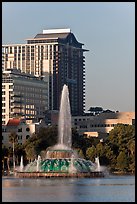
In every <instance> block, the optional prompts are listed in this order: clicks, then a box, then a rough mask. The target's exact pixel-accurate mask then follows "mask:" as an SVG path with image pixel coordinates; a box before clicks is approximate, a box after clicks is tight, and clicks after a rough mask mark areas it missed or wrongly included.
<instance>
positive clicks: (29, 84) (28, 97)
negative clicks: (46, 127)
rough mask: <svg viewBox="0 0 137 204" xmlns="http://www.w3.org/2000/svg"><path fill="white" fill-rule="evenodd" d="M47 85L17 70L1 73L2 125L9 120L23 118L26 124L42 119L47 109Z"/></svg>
mask: <svg viewBox="0 0 137 204" xmlns="http://www.w3.org/2000/svg"><path fill="white" fill-rule="evenodd" d="M47 101H48V89H47V83H46V82H45V81H43V80H41V79H40V78H38V77H35V76H33V75H31V74H25V73H21V72H20V71H19V70H17V69H9V70H8V69H7V70H6V71H3V73H2V124H3V125H5V124H7V122H8V120H9V119H10V118H15V117H16V118H24V119H25V120H26V121H28V122H32V121H39V120H40V119H42V118H44V117H45V116H44V115H45V110H47V108H48V102H47Z"/></svg>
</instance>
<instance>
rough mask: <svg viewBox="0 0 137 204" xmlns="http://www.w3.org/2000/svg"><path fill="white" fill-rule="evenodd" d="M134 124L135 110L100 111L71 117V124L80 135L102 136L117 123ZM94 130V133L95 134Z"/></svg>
mask: <svg viewBox="0 0 137 204" xmlns="http://www.w3.org/2000/svg"><path fill="white" fill-rule="evenodd" d="M118 123H121V124H129V125H134V124H135V112H102V113H100V114H98V115H95V116H77V117H72V126H73V127H75V128H76V129H77V131H78V133H79V134H80V135H83V134H84V135H87V136H88V137H89V136H92V137H97V135H98V136H99V137H100V138H101V137H102V138H104V134H106V136H107V135H108V133H109V132H110V131H111V130H112V129H113V128H114V127H115V126H116V125H117V124H118ZM95 132H96V134H95Z"/></svg>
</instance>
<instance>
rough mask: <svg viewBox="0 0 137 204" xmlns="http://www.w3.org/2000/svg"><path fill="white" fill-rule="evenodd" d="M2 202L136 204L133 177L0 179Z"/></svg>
mask: <svg viewBox="0 0 137 204" xmlns="http://www.w3.org/2000/svg"><path fill="white" fill-rule="evenodd" d="M2 201H3V202H135V176H108V177H105V178H44V179H43V178H39V179H28V178H23V179H22V178H14V177H3V178H2Z"/></svg>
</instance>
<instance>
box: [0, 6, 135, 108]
mask: <svg viewBox="0 0 137 204" xmlns="http://www.w3.org/2000/svg"><path fill="white" fill-rule="evenodd" d="M66 8H67V9H66ZM36 9H37V10H36ZM56 11H57V14H56ZM24 14H25V15H24ZM89 19H90V20H89ZM46 20H47V21H46ZM30 25H32V26H30ZM16 27H17V29H16ZM52 28H53V29H54V28H70V29H71V31H72V32H73V33H74V34H75V35H76V38H77V39H78V41H80V42H82V43H83V44H84V47H85V48H86V49H88V50H89V52H87V53H86V54H85V70H86V80H85V81H86V83H85V84H86V111H87V110H88V109H89V108H90V107H91V106H101V107H103V108H104V109H111V110H118V111H121V112H124V111H135V110H134V109H135V77H134V76H135V4H134V2H120V3H119V2H108V3H106V2H105V3H104V2H86V3H84V2H63V3H62V2H57V3H55V2H40V3H39V2H3V4H2V44H19V43H26V39H28V38H33V37H34V36H35V35H36V34H37V33H41V31H42V30H44V29H52Z"/></svg>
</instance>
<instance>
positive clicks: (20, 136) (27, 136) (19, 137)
mask: <svg viewBox="0 0 137 204" xmlns="http://www.w3.org/2000/svg"><path fill="white" fill-rule="evenodd" d="M29 137H30V135H26V139H28V138H29ZM2 140H4V136H3V135H2ZM18 140H22V135H19V136H18Z"/></svg>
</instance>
